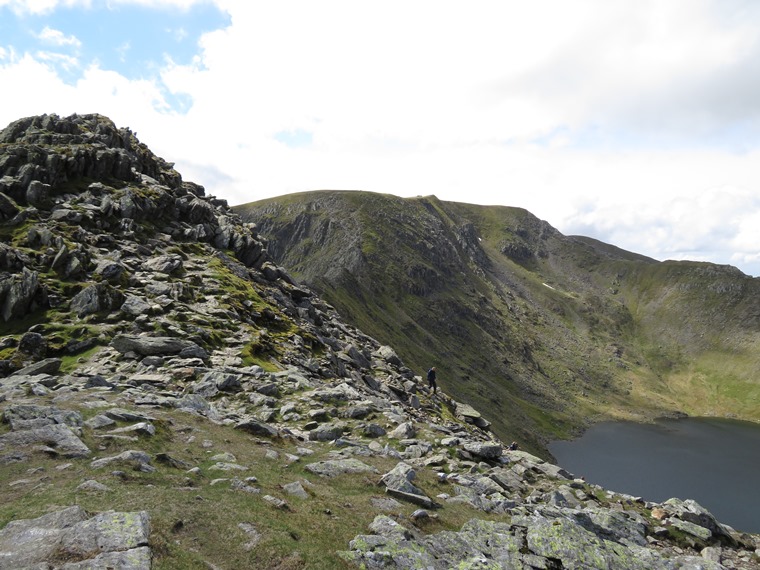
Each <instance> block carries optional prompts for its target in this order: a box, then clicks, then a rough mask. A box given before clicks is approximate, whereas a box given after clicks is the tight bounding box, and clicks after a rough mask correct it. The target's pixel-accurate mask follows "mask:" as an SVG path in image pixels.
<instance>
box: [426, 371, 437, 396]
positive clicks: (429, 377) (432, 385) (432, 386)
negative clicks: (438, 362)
mask: <svg viewBox="0 0 760 570" xmlns="http://www.w3.org/2000/svg"><path fill="white" fill-rule="evenodd" d="M427 381H428V387H430V389H432V390H433V394H435V392H436V390H438V384H436V382H435V366H433V367H432V368H431V369H430V370H428V372H427Z"/></svg>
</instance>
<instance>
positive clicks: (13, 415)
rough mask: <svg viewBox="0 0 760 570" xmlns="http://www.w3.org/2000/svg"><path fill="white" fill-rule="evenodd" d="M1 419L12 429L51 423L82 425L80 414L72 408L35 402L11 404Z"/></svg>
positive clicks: (70, 425) (72, 425)
mask: <svg viewBox="0 0 760 570" xmlns="http://www.w3.org/2000/svg"><path fill="white" fill-rule="evenodd" d="M3 421H4V422H6V423H8V424H10V426H11V429H12V430H14V431H17V430H22V429H30V428H36V427H42V426H46V425H53V424H66V425H67V426H69V427H73V428H78V427H80V426H81V425H82V414H80V413H79V412H75V411H73V410H61V409H59V408H57V407H55V406H38V405H36V404H11V405H10V406H8V407H7V408H5V411H4V412H3Z"/></svg>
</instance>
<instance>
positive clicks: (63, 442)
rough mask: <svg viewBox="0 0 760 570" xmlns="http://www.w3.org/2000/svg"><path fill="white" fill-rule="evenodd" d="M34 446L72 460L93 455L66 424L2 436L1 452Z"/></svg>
mask: <svg viewBox="0 0 760 570" xmlns="http://www.w3.org/2000/svg"><path fill="white" fill-rule="evenodd" d="M33 445H43V446H45V447H43V448H42V451H48V452H50V453H53V454H56V455H62V456H63V457H70V458H74V457H87V456H88V455H90V453H91V452H90V448H88V447H87V446H86V445H85V444H84V443H83V442H82V440H81V439H79V438H78V437H77V436H76V435H75V434H74V432H73V431H71V428H69V426H67V425H64V424H53V425H46V426H42V427H38V428H35V429H25V430H21V431H13V432H10V433H6V434H4V435H2V436H0V452H2V451H4V450H5V449H6V448H8V447H29V446H33Z"/></svg>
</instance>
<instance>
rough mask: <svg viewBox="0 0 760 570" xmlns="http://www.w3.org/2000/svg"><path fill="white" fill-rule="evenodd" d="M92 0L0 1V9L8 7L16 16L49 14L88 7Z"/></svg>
mask: <svg viewBox="0 0 760 570" xmlns="http://www.w3.org/2000/svg"><path fill="white" fill-rule="evenodd" d="M91 4H92V0H0V8H2V7H3V6H8V7H10V9H11V10H12V11H13V12H14V13H15V14H18V15H22V16H23V15H27V14H35V15H40V14H49V13H50V12H52V11H53V10H55V9H56V8H58V7H61V6H64V7H73V6H83V7H88V6H90V5H91Z"/></svg>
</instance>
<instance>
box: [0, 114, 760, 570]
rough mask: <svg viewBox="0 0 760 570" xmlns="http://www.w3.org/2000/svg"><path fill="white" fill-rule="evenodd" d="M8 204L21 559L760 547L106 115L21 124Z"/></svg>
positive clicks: (401, 564) (738, 562)
mask: <svg viewBox="0 0 760 570" xmlns="http://www.w3.org/2000/svg"><path fill="white" fill-rule="evenodd" d="M0 220H2V225H0V231H1V232H2V236H3V240H2V243H0V272H1V273H0V315H1V317H2V340H0V373H2V376H3V377H2V378H1V379H0V408H1V409H2V418H3V427H2V428H1V429H0V473H1V474H2V477H1V478H0V498H1V499H2V506H0V524H2V525H4V527H3V528H2V530H0V568H9V569H10V568H13V569H20V568H29V569H32V568H33V569H42V568H45V569H50V568H62V569H63V568H65V569H85V568H88V569H89V568H93V569H94V568H123V569H148V568H195V567H199V568H200V567H205V568H234V567H251V568H253V567H258V568H263V567H271V568H282V569H284V568H317V567H322V568H329V567H333V568H335V567H341V566H342V567H346V568H354V567H356V568H361V567H363V568H441V569H448V568H515V569H570V568H578V569H590V568H600V569H601V568H604V569H626V568H640V569H660V568H662V569H678V568H683V569H686V568H688V569H695V570H696V569H710V570H713V569H721V568H758V567H760V563H759V562H758V560H760V559H759V558H758V554H759V553H758V551H757V549H758V547H760V543H759V542H758V537H757V536H754V535H748V534H742V533H739V532H736V531H735V530H733V529H731V528H729V527H727V526H725V525H723V524H721V523H720V522H719V521H717V520H716V519H715V518H714V517H713V516H712V515H711V514H710V513H709V512H707V511H706V510H705V509H704V508H702V507H701V506H700V505H698V504H696V503H695V502H693V501H689V500H680V499H671V500H669V501H666V502H665V503H663V504H653V503H648V502H645V501H643V500H641V499H638V498H635V497H630V496H626V495H621V494H618V493H614V492H612V491H607V490H605V489H602V488H600V487H597V486H594V485H589V484H587V483H586V482H585V481H583V480H582V479H579V478H576V477H574V476H573V475H571V474H569V473H567V472H566V471H565V470H563V469H562V468H561V467H558V466H556V465H552V464H550V463H547V462H545V461H543V460H541V459H540V458H538V457H535V456H533V455H530V454H528V453H525V452H521V451H508V450H506V449H505V447H504V446H503V444H502V442H500V441H498V440H497V439H496V438H494V437H493V435H492V434H491V433H490V432H489V430H488V422H487V421H486V420H485V419H484V418H482V417H481V416H480V414H479V413H478V412H477V411H476V410H473V409H472V408H471V407H469V406H467V405H465V404H463V403H459V402H456V401H454V400H452V399H450V398H448V397H446V396H445V395H441V394H438V395H432V394H430V393H429V392H428V391H427V388H426V387H425V386H424V385H423V384H424V383H423V382H422V380H421V378H420V377H419V375H417V374H416V373H415V372H414V371H412V370H410V369H408V368H407V367H405V366H404V364H403V363H402V362H401V361H400V359H399V358H398V356H397V355H396V353H395V352H394V350H393V349H392V348H391V347H388V346H383V345H381V344H380V343H378V342H377V341H376V340H374V339H372V338H371V337H368V336H367V335H365V334H363V333H362V332H361V331H359V330H357V329H355V328H354V327H351V326H349V325H347V324H346V323H344V322H343V321H342V320H341V318H340V316H339V315H338V314H337V313H336V312H335V310H334V309H333V308H332V307H331V306H329V305H328V304H326V303H324V302H323V301H321V300H320V299H319V298H318V297H316V296H315V295H314V294H313V293H312V292H311V291H310V290H309V289H308V288H306V287H303V286H301V285H299V284H297V283H295V282H294V280H293V279H292V278H290V276H289V275H288V273H287V271H286V270H285V269H283V268H281V267H277V266H276V265H275V264H273V263H272V262H271V260H270V259H269V257H268V255H267V251H266V242H265V241H264V240H262V239H261V238H260V237H259V236H258V235H257V234H256V228H255V226H253V225H252V224H244V223H242V222H241V221H240V219H239V218H237V216H235V215H234V214H233V213H232V212H231V211H230V210H229V208H228V207H227V205H226V203H224V201H222V200H217V199H215V198H213V197H209V196H206V195H205V192H204V190H203V189H202V188H201V187H199V186H197V185H194V184H190V183H187V182H184V181H182V179H181V177H180V176H179V174H178V173H176V171H174V170H173V168H172V165H170V164H169V163H166V162H165V161H163V160H162V159H160V158H158V157H155V156H154V155H153V154H152V153H151V152H150V151H149V150H148V149H147V148H146V147H145V146H144V145H141V144H140V143H139V141H137V139H136V138H135V137H134V135H133V134H132V133H131V132H129V131H128V130H126V129H117V128H116V127H115V126H114V125H113V124H112V123H111V122H110V121H109V120H108V119H106V118H104V117H102V116H97V115H88V116H72V117H68V118H59V117H56V116H54V115H51V116H43V117H33V118H29V119H22V120H20V121H17V122H15V123H13V124H12V125H10V126H9V127H8V128H6V129H5V130H4V131H2V133H0ZM336 489H342V490H343V491H341V492H342V493H348V492H351V493H353V494H352V497H353V498H352V499H351V501H350V503H352V504H349V501H348V500H347V498H346V496H345V494H344V495H343V496H341V494H340V493H336V491H335V490H336ZM177 497H186V498H185V499H177ZM186 503H187V505H186ZM193 504H197V505H205V506H203V507H202V508H203V509H206V510H205V511H203V515H202V516H203V517H204V518H209V519H213V521H214V522H213V523H209V524H208V526H206V527H202V526H200V523H199V522H198V521H197V520H195V519H193V517H199V516H200V515H198V514H197V513H198V512H200V511H195V510H193V509H197V508H201V507H195V506H192V505H193ZM83 505H84V506H83ZM223 505H224V506H225V507H223ZM360 505H366V507H361V506H360ZM124 506H128V507H129V508H128V509H126V510H125V509H124V508H123V507H124ZM223 508H228V509H229V510H228V511H224V512H220V511H221V510H222V509H223ZM169 511H171V513H172V514H171V515H167V514H166V513H167V512H169ZM175 513H179V514H175ZM341 518H342V519H343V521H342V522H343V524H348V525H349V531H351V536H353V539H349V540H342V539H340V538H339V536H342V535H340V534H339V533H338V532H337V531H335V535H334V536H332V533H333V531H332V530H331V529H333V528H336V529H337V528H343V527H339V526H338V525H339V523H341V521H340V520H338V519H341ZM346 518H348V519H349V520H348V521H346ZM460 519H461V520H463V521H466V522H464V523H463V524H461V523H457V524H454V522H455V521H458V520H460ZM167 521H169V522H168V523H167ZM297 521H301V522H297ZM304 521H305V522H304ZM351 523H353V524H354V527H353V530H352V528H351V526H350V525H351ZM296 524H302V525H304V526H305V527H306V528H310V529H311V532H309V533H308V535H307V534H305V533H302V532H296V531H294V530H293V529H294V528H296V526H295V525H296ZM194 525H197V526H194ZM281 525H292V526H290V527H288V528H290V529H291V530H290V531H289V532H290V535H291V537H292V545H293V546H292V550H291V551H289V550H288V548H289V547H286V546H282V545H281V544H280V543H278V544H279V545H278V544H275V545H274V546H271V547H270V544H274V543H277V540H280V539H279V538H278V537H280V536H281V535H282V534H283V531H282V529H281V528H280V526H281ZM331 525H336V526H335V527H333V526H331ZM214 526H217V527H221V528H223V532H222V533H220V538H219V540H224V541H226V542H224V544H223V545H222V547H221V548H218V549H216V550H215V549H214V547H213V545H206V544H204V540H205V538H206V535H207V534H208V533H212V532H214V531H213V527H214ZM298 528H301V527H298ZM194 529H196V530H194ZM343 532H345V531H343ZM167 536H170V537H171V538H170V539H167V538H166V537H167ZM214 536H216V535H214ZM317 541H319V542H318V543H319V544H320V546H319V549H321V550H324V549H325V548H326V547H325V546H324V545H328V546H329V548H330V549H331V552H329V553H327V555H326V557H325V558H323V559H320V560H319V561H317V560H316V558H309V555H307V554H306V553H307V552H310V550H309V548H310V547H309V545H310V544H312V543H315V542H317ZM287 544H291V543H287ZM267 549H270V550H267ZM265 550H266V551H267V554H266V556H265V555H264V554H262V552H264V551H265ZM222 551H224V554H222ZM271 552H275V554H271Z"/></svg>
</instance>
